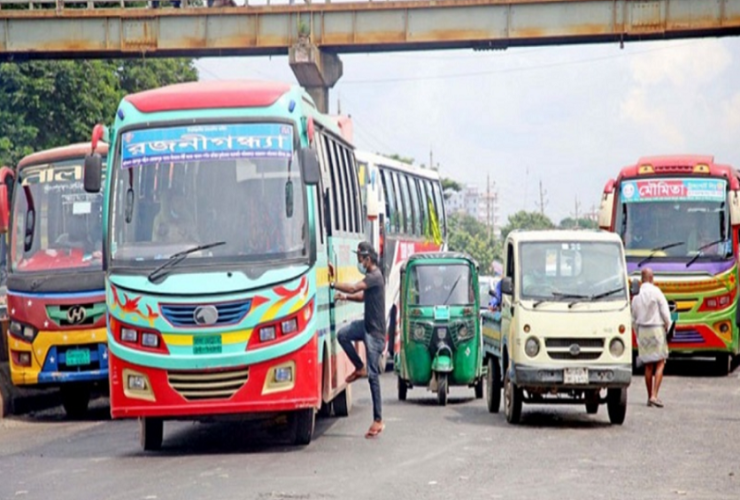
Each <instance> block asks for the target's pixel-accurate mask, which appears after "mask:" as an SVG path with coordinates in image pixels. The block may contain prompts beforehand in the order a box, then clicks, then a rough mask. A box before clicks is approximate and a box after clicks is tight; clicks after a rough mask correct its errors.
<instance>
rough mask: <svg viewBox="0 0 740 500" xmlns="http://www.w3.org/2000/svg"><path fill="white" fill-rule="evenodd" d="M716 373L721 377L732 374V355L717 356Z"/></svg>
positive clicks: (715, 360) (715, 362)
mask: <svg viewBox="0 0 740 500" xmlns="http://www.w3.org/2000/svg"><path fill="white" fill-rule="evenodd" d="M714 371H715V373H716V374H717V375H719V376H725V375H728V374H729V373H730V372H732V356H731V355H730V353H722V354H717V356H716V357H715V358H714Z"/></svg>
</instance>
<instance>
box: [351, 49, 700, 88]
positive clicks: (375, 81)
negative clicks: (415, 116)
mask: <svg viewBox="0 0 740 500" xmlns="http://www.w3.org/2000/svg"><path fill="white" fill-rule="evenodd" d="M695 44H696V42H686V43H683V44H676V45H671V46H670V47H656V48H654V49H647V50H643V51H640V52H631V53H626V54H614V55H610V56H600V57H591V58H588V59H579V60H575V61H561V62H555V63H549V64H540V65H537V66H528V67H525V68H506V69H498V70H486V71H472V72H468V73H452V74H448V75H428V76H409V77H397V78H377V79H372V80H346V81H344V82H342V84H343V85H364V84H378V83H399V82H416V81H429V80H448V79H453V78H470V77H476V76H487V75H501V74H506V73H519V72H523V71H537V70H540V69H548V68H557V67H562V66H574V65H578V64H587V63H591V62H597V61H606V60H610V59H617V58H624V57H632V56H639V55H643V54H648V53H650V52H657V51H663V50H672V49H675V48H679V47H683V46H686V45H695Z"/></svg>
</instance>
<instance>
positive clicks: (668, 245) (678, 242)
mask: <svg viewBox="0 0 740 500" xmlns="http://www.w3.org/2000/svg"><path fill="white" fill-rule="evenodd" d="M685 244H686V242H684V241H677V242H675V243H669V244H667V245H663V246H662V247H657V248H653V249H652V250H650V255H648V256H647V257H645V258H644V259H642V260H641V261H640V262H638V263H637V267H641V266H642V265H643V264H644V263H645V262H647V261H649V260H650V259H652V258H653V257H655V254H656V253H658V252H660V251H663V250H668V249H669V248H673V247H677V246H680V245H685Z"/></svg>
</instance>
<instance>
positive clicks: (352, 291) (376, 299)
mask: <svg viewBox="0 0 740 500" xmlns="http://www.w3.org/2000/svg"><path fill="white" fill-rule="evenodd" d="M355 253H356V254H357V268H358V269H359V271H360V272H361V273H362V274H364V275H365V278H364V279H363V280H362V281H359V282H357V283H332V284H331V286H332V287H333V288H335V289H336V290H337V293H336V294H335V295H334V299H335V300H350V301H354V302H364V303H365V318H364V319H363V320H357V321H353V322H352V323H350V324H349V325H347V326H345V327H344V328H342V329H341V330H339V333H338V334H337V339H338V340H339V344H340V345H341V346H342V349H344V352H346V353H347V356H348V357H349V359H350V361H352V364H353V365H355V371H354V372H353V373H352V374H350V375H349V377H347V383H350V382H354V381H355V380H357V379H358V378H361V377H365V376H367V377H368V381H369V382H370V392H371V394H372V398H373V424H372V425H371V426H370V429H369V430H368V431H367V434H365V437H366V438H372V437H375V436H377V435H378V434H380V433H381V432H382V431H383V429H384V428H385V424H383V418H382V415H381V402H380V357H381V355H382V354H383V349H385V279H384V278H383V274H382V273H381V272H380V268H379V267H378V254H377V253H376V252H375V249H374V248H373V247H372V245H371V244H370V243H368V242H367V241H363V242H362V243H360V244H359V245H358V246H357V251H356V252H355ZM329 276H330V279H331V280H332V281H333V279H334V268H333V267H332V266H331V265H329ZM358 341H362V342H365V351H366V353H367V368H366V367H365V366H364V365H363V363H362V359H361V358H360V356H359V355H358V354H357V351H356V350H355V347H354V345H353V344H352V342H358Z"/></svg>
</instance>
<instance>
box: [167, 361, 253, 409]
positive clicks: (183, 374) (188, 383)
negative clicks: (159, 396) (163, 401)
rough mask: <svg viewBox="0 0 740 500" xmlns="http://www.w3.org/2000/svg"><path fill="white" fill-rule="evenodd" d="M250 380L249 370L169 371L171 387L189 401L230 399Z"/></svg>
mask: <svg viewBox="0 0 740 500" xmlns="http://www.w3.org/2000/svg"><path fill="white" fill-rule="evenodd" d="M248 379H249V368H248V367H238V368H231V369H227V370H219V371H168V372H167V381H168V382H169V384H170V386H171V387H172V388H173V389H174V390H175V391H176V392H177V393H178V394H179V395H180V396H182V397H183V398H185V399H186V400H188V401H201V400H206V399H229V398H230V397H231V396H233V395H234V394H235V393H236V391H238V390H239V389H241V388H242V387H243V386H244V384H246V383H247V380H248Z"/></svg>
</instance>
